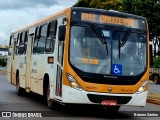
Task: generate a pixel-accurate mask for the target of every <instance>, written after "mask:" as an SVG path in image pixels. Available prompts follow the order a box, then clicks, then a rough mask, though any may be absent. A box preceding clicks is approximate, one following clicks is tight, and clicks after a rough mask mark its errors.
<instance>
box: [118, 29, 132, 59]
mask: <svg viewBox="0 0 160 120" xmlns="http://www.w3.org/2000/svg"><path fill="white" fill-rule="evenodd" d="M130 33H131V28H129V29H128V31H127V32H126V33H125V35H124V36H123V38H122V40H121V41H120V39H119V58H120V56H121V47H123V46H124V45H125V43H126V42H127V39H128V36H129V34H130Z"/></svg>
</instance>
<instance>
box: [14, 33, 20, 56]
mask: <svg viewBox="0 0 160 120" xmlns="http://www.w3.org/2000/svg"><path fill="white" fill-rule="evenodd" d="M19 41H20V33H19V34H18V37H17V42H16V50H15V54H18V48H19Z"/></svg>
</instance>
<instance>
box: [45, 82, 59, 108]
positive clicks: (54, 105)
mask: <svg viewBox="0 0 160 120" xmlns="http://www.w3.org/2000/svg"><path fill="white" fill-rule="evenodd" d="M46 94H47V95H46V97H47V105H48V108H50V109H55V107H56V104H57V103H55V102H54V101H53V100H52V99H50V85H48V87H47V93H46Z"/></svg>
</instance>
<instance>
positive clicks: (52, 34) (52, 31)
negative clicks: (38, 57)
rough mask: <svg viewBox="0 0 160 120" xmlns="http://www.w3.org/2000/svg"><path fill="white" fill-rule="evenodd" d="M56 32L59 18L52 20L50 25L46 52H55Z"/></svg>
mask: <svg viewBox="0 0 160 120" xmlns="http://www.w3.org/2000/svg"><path fill="white" fill-rule="evenodd" d="M56 32H57V20H55V21H52V22H50V23H49V25H48V31H47V42H46V49H45V52H46V53H51V52H54V46H55V41H56Z"/></svg>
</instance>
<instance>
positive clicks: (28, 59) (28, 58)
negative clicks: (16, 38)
mask: <svg viewBox="0 0 160 120" xmlns="http://www.w3.org/2000/svg"><path fill="white" fill-rule="evenodd" d="M33 31H34V30H32V29H31V30H29V33H28V43H27V50H26V71H25V88H26V91H27V92H30V85H31V82H30V79H31V78H30V77H31V74H30V73H31V64H32V63H31V56H32V43H33V38H34V32H33Z"/></svg>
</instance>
